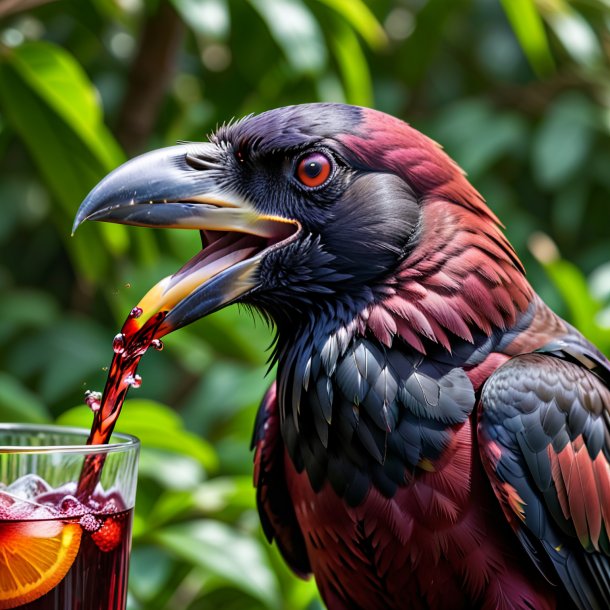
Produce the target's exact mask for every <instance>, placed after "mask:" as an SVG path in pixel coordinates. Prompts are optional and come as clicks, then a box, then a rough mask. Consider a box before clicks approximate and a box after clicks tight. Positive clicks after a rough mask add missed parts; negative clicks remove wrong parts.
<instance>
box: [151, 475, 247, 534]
mask: <svg viewBox="0 0 610 610" xmlns="http://www.w3.org/2000/svg"><path fill="white" fill-rule="evenodd" d="M254 508H255V491H254V486H253V484H252V477H251V476H232V477H217V478H214V479H210V480H209V481H204V482H202V483H199V484H198V485H196V486H193V487H192V488H191V489H189V490H188V491H186V490H177V491H175V490H171V489H170V490H168V491H167V492H166V493H164V494H163V495H162V496H161V497H160V498H159V501H158V502H157V503H156V504H155V506H154V508H153V509H152V511H151V513H150V515H149V522H150V524H151V526H152V527H155V528H156V527H159V526H160V525H163V524H166V523H168V522H170V521H175V520H177V519H181V518H183V517H185V516H186V515H189V514H192V513H193V512H197V513H198V514H200V515H205V516H212V515H214V514H219V515H222V516H223V517H224V518H225V519H226V517H227V515H228V514H229V513H235V512H237V513H241V512H243V511H244V510H253V509H254Z"/></svg>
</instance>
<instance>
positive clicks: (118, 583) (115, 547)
mask: <svg viewBox="0 0 610 610" xmlns="http://www.w3.org/2000/svg"><path fill="white" fill-rule="evenodd" d="M71 491H74V484H72V486H71ZM65 496H66V489H62V490H58V491H52V492H48V493H46V494H44V495H42V496H40V497H38V498H36V500H35V502H36V503H37V504H42V505H44V506H46V507H48V510H47V511H45V510H44V509H42V511H43V512H46V513H47V515H48V514H51V513H54V514H55V515H57V516H54V517H53V518H42V519H41V518H29V519H28V518H27V515H24V517H25V518H24V519H15V518H10V515H8V514H7V513H6V512H5V513H4V514H0V554H5V557H6V564H7V565H8V566H9V570H10V569H11V568H13V570H15V568H16V566H17V565H19V567H21V564H18V563H16V562H18V557H17V559H16V560H15V559H11V558H12V556H13V555H14V553H15V550H16V552H17V555H18V556H19V555H22V554H23V551H22V549H23V548H24V545H23V544H22V545H21V546H15V544H14V543H15V540H16V538H19V537H20V538H21V540H22V541H24V540H25V548H26V549H27V551H28V553H32V556H36V555H37V554H38V550H39V549H40V548H41V547H40V546H39V545H41V544H42V548H43V547H44V545H45V542H46V540H45V539H47V538H49V537H52V536H53V535H57V534H58V533H59V532H61V531H63V528H66V527H67V528H72V530H71V531H72V532H73V534H74V535H73V536H72V542H71V545H70V546H71V548H72V549H73V551H75V550H76V549H78V551H77V553H76V557H75V558H74V559H73V560H71V561H72V563H71V565H70V561H68V562H67V563H66V567H67V566H70V567H69V569H68V571H67V573H66V574H65V576H64V577H63V578H62V579H61V581H60V582H59V583H58V584H57V585H56V586H55V587H54V588H53V589H51V590H50V591H49V592H48V593H45V594H44V595H42V596H39V597H38V598H37V599H34V600H32V601H29V602H26V603H23V604H21V605H17V606H15V605H10V604H9V605H8V606H5V605H3V602H2V601H1V600H0V608H5V607H9V608H19V609H20V610H123V609H124V608H125V605H126V603H127V573H128V566H129V552H130V548H131V524H132V516H133V509H125V507H124V504H123V501H122V499H121V498H120V496H119V495H118V494H116V493H113V494H110V495H108V496H105V497H102V496H99V495H98V494H97V493H96V494H94V495H93V496H92V497H91V501H90V505H91V506H95V507H97V508H96V509H95V510H92V509H91V508H87V507H83V506H82V505H79V504H78V503H77V502H76V500H75V499H74V497H73V496H68V497H67V499H65ZM24 504H27V503H24ZM37 510H38V512H39V513H40V510H41V509H37ZM14 512H15V513H16V514H19V511H14ZM26 512H27V511H26ZM77 513H78V514H77ZM32 516H33V515H32ZM7 517H8V518H7ZM79 539H80V540H79ZM34 565H40V563H38V564H36V563H35V564H34ZM15 571H16V572H18V573H17V577H18V578H19V579H20V581H21V582H23V579H24V578H27V576H26V575H25V571H24V570H23V569H22V570H20V571H17V570H15ZM34 574H35V572H34ZM6 579H7V575H6V574H5V575H2V574H0V582H2V581H4V582H6ZM9 588H10V587H9Z"/></svg>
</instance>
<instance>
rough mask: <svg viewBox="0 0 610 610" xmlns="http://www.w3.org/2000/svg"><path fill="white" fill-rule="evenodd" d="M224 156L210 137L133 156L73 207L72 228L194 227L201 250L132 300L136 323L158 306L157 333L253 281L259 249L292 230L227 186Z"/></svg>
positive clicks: (217, 303) (246, 289) (227, 298)
mask: <svg viewBox="0 0 610 610" xmlns="http://www.w3.org/2000/svg"><path fill="white" fill-rule="evenodd" d="M226 155H227V152H226V151H224V150H223V149H221V148H220V147H218V146H216V145H215V144H211V143H192V144H182V145H179V146H172V147H169V148H163V149H160V150H156V151H153V152H150V153H147V154H144V155H141V156H140V157H136V158H135V159H132V160H131V161H128V162H127V163H125V164H123V165H122V166H120V167H119V168H118V169H116V170H114V171H113V172H112V173H111V174H109V175H108V176H107V177H106V178H104V179H103V180H102V181H101V182H100V183H99V184H98V185H97V186H96V187H95V188H94V189H93V190H92V191H91V192H90V193H89V195H88V196H87V198H86V199H85V200H84V201H83V203H82V204H81V206H80V208H79V210H78V212H77V214H76V218H75V220H74V226H73V232H74V231H75V230H76V228H77V227H78V226H79V225H80V224H81V223H82V222H83V221H85V220H102V221H108V222H117V223H121V224H131V225H138V226H145V227H175V228H183V229H199V230H201V231H202V236H203V239H204V248H203V250H202V251H201V252H199V253H198V254H197V255H196V256H195V257H194V258H193V259H191V260H190V261H189V262H187V263H186V264H185V265H184V266H183V267H182V269H180V270H179V271H178V272H177V273H175V274H174V275H172V276H169V277H166V278H165V279H163V280H161V281H160V282H159V283H158V284H156V285H155V286H154V287H153V288H152V289H151V290H150V291H149V292H148V293H147V294H146V296H145V297H144V298H143V299H142V300H141V301H140V303H139V304H138V307H140V308H141V309H142V310H143V313H142V315H141V317H139V318H138V324H139V325H143V324H144V323H145V322H146V320H148V319H149V318H150V317H151V316H152V315H154V314H156V313H158V312H164V314H165V318H164V321H163V324H162V326H161V328H160V330H159V332H158V333H157V336H161V335H163V334H167V333H168V332H171V331H172V330H175V329H176V328H179V327H181V326H185V325H186V324H189V323H190V322H193V321H194V320H196V319H198V318H201V317H203V316H205V315H207V314H209V313H211V312H212V311H215V310H217V309H220V308H221V307H222V306H224V305H227V304H229V303H231V302H233V301H235V300H236V299H238V298H239V297H240V296H243V295H245V294H246V293H248V292H250V291H251V290H253V289H254V288H256V287H257V285H258V273H257V271H258V267H259V264H260V261H261V259H262V257H263V253H264V252H265V251H266V250H267V249H268V248H272V247H274V246H275V245H276V244H278V243H279V242H282V241H284V240H287V239H290V238H291V237H292V236H293V235H295V234H296V233H297V232H298V230H299V224H298V222H297V221H295V220H291V219H286V218H282V217H279V216H269V215H265V214H261V213H259V212H257V211H256V210H255V209H254V207H253V206H252V204H251V203H250V202H249V201H248V200H247V199H246V198H245V197H244V196H242V195H240V194H239V193H238V192H237V190H236V189H235V188H233V187H231V180H230V177H231V175H232V174H231V171H232V169H231V167H230V166H229V165H228V159H227V156H226ZM233 171H234V170H233Z"/></svg>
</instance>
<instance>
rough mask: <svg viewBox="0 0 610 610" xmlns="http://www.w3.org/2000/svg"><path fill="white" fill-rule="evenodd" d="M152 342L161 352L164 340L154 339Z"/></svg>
mask: <svg viewBox="0 0 610 610" xmlns="http://www.w3.org/2000/svg"><path fill="white" fill-rule="evenodd" d="M150 344H151V345H152V346H153V347H154V348H155V349H156V350H157V351H159V352H160V351H161V350H162V349H163V341H161V339H153V340H152V341H151V342H150Z"/></svg>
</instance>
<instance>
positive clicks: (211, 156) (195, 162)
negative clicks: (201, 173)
mask: <svg viewBox="0 0 610 610" xmlns="http://www.w3.org/2000/svg"><path fill="white" fill-rule="evenodd" d="M210 146H211V145H205V144H202V145H200V146H198V147H194V148H192V149H191V150H190V151H189V152H187V153H185V155H184V160H185V161H186V163H187V165H188V166H189V167H192V168H193V169H196V170H210V169H220V168H221V167H222V164H221V162H220V160H219V158H218V156H219V152H220V151H219V150H218V149H217V148H216V147H213V148H212V149H210Z"/></svg>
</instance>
